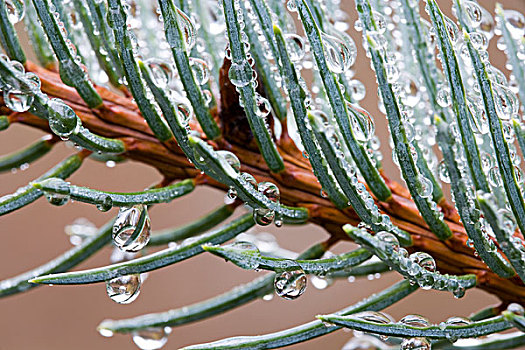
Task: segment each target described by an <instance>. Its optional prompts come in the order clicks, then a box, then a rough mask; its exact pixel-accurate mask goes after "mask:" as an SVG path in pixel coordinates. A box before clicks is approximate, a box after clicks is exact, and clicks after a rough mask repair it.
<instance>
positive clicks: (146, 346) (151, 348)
mask: <svg viewBox="0 0 525 350" xmlns="http://www.w3.org/2000/svg"><path fill="white" fill-rule="evenodd" d="M170 333H171V328H170V327H155V328H146V329H141V330H138V331H135V332H133V342H134V343H135V344H136V345H137V346H138V347H139V349H141V350H157V349H160V348H162V347H163V346H164V345H165V344H166V342H167V341H168V335H169V334H170Z"/></svg>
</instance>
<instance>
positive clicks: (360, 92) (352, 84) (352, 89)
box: [347, 79, 366, 102]
mask: <svg viewBox="0 0 525 350" xmlns="http://www.w3.org/2000/svg"><path fill="white" fill-rule="evenodd" d="M347 90H348V93H349V94H350V96H352V100H354V101H357V102H359V101H362V100H363V99H364V98H365V96H366V88H365V86H364V85H363V83H362V82H360V81H359V80H356V79H354V80H350V81H349V82H348V88H347Z"/></svg>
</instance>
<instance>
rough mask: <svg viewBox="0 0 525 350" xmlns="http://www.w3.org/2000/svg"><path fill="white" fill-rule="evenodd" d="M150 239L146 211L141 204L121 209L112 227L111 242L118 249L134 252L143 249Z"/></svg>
mask: <svg viewBox="0 0 525 350" xmlns="http://www.w3.org/2000/svg"><path fill="white" fill-rule="evenodd" d="M149 237H150V220H149V215H148V209H147V207H146V206H145V205H143V204H137V205H134V206H132V207H122V208H120V210H119V213H118V215H117V219H116V220H115V224H114V225H113V242H114V243H115V245H116V246H117V247H119V248H120V249H122V250H124V251H127V252H136V251H139V250H141V249H142V248H144V247H145V246H146V245H147V244H148V242H149Z"/></svg>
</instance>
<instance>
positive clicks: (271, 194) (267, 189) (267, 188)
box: [257, 181, 281, 203]
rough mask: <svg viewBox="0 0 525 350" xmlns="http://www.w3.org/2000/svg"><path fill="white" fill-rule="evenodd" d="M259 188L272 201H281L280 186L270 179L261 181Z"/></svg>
mask: <svg viewBox="0 0 525 350" xmlns="http://www.w3.org/2000/svg"><path fill="white" fill-rule="evenodd" d="M257 189H258V191H259V192H261V193H262V194H263V195H264V196H265V197H266V198H268V199H269V200H270V201H272V202H275V203H277V202H279V199H280V198H281V195H280V192H279V187H277V186H276V185H275V184H274V183H272V182H269V181H263V182H259V184H258V185H257Z"/></svg>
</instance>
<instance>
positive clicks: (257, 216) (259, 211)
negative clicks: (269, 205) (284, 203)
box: [253, 208, 275, 226]
mask: <svg viewBox="0 0 525 350" xmlns="http://www.w3.org/2000/svg"><path fill="white" fill-rule="evenodd" d="M253 219H254V220H255V222H256V223H257V225H260V226H268V225H270V224H271V223H272V222H273V221H274V219H275V211H274V210H271V209H266V208H256V209H254V210H253Z"/></svg>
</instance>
